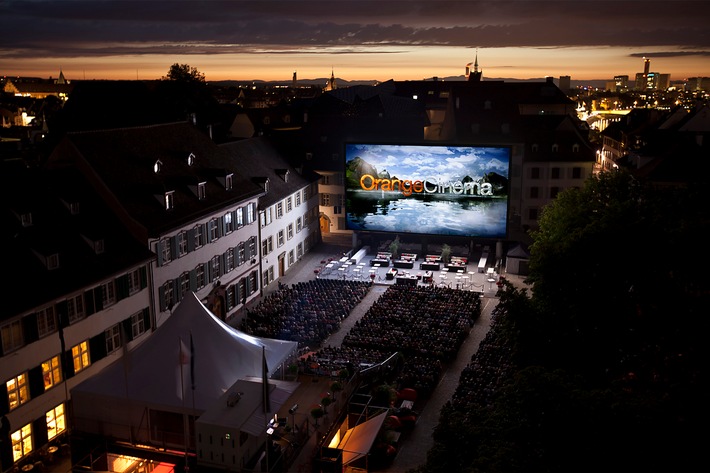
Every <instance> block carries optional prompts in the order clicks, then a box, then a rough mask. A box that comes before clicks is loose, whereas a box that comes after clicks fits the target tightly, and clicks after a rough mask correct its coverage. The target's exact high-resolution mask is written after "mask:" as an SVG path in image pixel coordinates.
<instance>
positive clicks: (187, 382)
mask: <svg viewBox="0 0 710 473" xmlns="http://www.w3.org/2000/svg"><path fill="white" fill-rule="evenodd" d="M297 348H298V343H297V342H290V341H283V340H274V339H267V338H258V337H253V336H250V335H247V334H245V333H243V332H240V331H239V330H236V329H235V328H233V327H230V326H229V325H227V324H226V323H224V322H222V321H221V320H220V319H219V318H217V317H216V316H215V315H214V314H212V313H211V312H210V311H209V310H208V309H207V308H206V307H205V306H204V305H203V304H202V303H201V302H200V301H199V299H198V298H197V296H196V295H195V294H194V293H188V294H187V295H186V296H185V297H184V298H183V300H182V301H181V302H180V304H179V305H178V306H177V307H176V308H175V310H174V312H173V313H172V315H171V316H170V317H169V318H168V320H167V321H165V323H163V324H162V325H161V326H160V327H159V328H158V329H157V330H156V331H155V333H154V334H153V335H151V336H150V337H149V338H148V339H147V340H146V341H145V342H144V343H142V344H141V345H140V346H138V347H136V348H135V349H134V350H132V351H131V352H129V353H128V354H126V355H124V356H123V358H122V359H119V360H117V361H115V362H114V363H112V364H110V365H109V366H107V367H106V368H105V369H103V370H102V371H101V372H99V373H98V374H97V375H95V376H93V377H92V378H90V379H88V380H86V381H84V382H82V383H81V384H79V385H77V386H76V387H75V388H74V389H72V391H71V392H72V399H73V405H74V413H75V417H77V418H78V419H83V420H84V424H85V425H92V424H94V425H95V424H96V423H102V422H111V423H115V422H117V421H118V419H120V413H119V412H116V408H117V406H123V407H124V408H126V411H133V412H135V411H143V410H144V409H145V408H151V409H159V410H164V411H172V412H191V413H192V414H193V415H199V414H200V413H202V412H204V411H206V410H207V409H209V408H210V407H211V406H212V405H213V404H214V403H215V402H216V401H217V400H218V399H219V398H220V397H221V396H222V394H223V393H224V392H226V391H227V389H229V388H230V387H231V386H232V385H234V383H235V382H236V381H237V380H238V379H241V378H244V377H247V376H262V371H263V355H265V357H266V361H267V366H268V367H269V376H270V375H272V374H273V373H274V372H275V371H276V370H277V369H278V368H279V366H280V365H281V364H282V363H284V362H286V361H287V360H288V359H289V357H291V356H295V353H296V350H297ZM262 353H263V355H262ZM193 357H194V358H193ZM193 368H194V371H193ZM193 379H194V390H193V388H192V381H193ZM105 406H113V408H112V409H110V411H111V412H107V409H106V408H105ZM126 414H127V415H128V412H126ZM106 417H110V418H111V420H108V419H106ZM125 421H126V422H127V421H128V420H127V419H126V420H125ZM80 423H81V422H80ZM95 428H96V427H95ZM91 430H93V429H91V428H89V431H91Z"/></svg>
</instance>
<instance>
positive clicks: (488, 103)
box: [483, 100, 493, 110]
mask: <svg viewBox="0 0 710 473" xmlns="http://www.w3.org/2000/svg"><path fill="white" fill-rule="evenodd" d="M483 108H484V109H486V110H490V109H492V108H493V102H491V101H490V100H486V101H485V102H483Z"/></svg>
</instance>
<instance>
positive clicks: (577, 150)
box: [572, 143, 579, 153]
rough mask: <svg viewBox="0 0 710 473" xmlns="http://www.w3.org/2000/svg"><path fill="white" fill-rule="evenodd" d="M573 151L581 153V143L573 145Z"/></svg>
mask: <svg viewBox="0 0 710 473" xmlns="http://www.w3.org/2000/svg"><path fill="white" fill-rule="evenodd" d="M572 152H573V153H579V143H575V144H573V145H572Z"/></svg>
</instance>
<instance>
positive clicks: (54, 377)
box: [42, 355, 62, 391]
mask: <svg viewBox="0 0 710 473" xmlns="http://www.w3.org/2000/svg"><path fill="white" fill-rule="evenodd" d="M42 377H43V378H44V390H45V391H46V390H48V389H49V388H52V387H54V386H56V385H57V384H59V383H61V382H62V364H61V359H60V358H59V355H57V356H55V357H52V358H50V359H49V360H47V361H45V362H44V363H42Z"/></svg>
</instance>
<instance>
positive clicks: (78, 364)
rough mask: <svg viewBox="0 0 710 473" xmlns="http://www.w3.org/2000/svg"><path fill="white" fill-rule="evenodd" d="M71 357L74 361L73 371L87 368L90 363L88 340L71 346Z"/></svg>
mask: <svg viewBox="0 0 710 473" xmlns="http://www.w3.org/2000/svg"><path fill="white" fill-rule="evenodd" d="M71 357H72V361H73V363H74V373H78V372H79V371H81V370H83V369H84V368H87V367H88V366H89V365H90V364H91V360H90V359H89V342H87V341H83V342H81V343H79V344H78V345H74V346H73V347H72V348H71Z"/></svg>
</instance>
